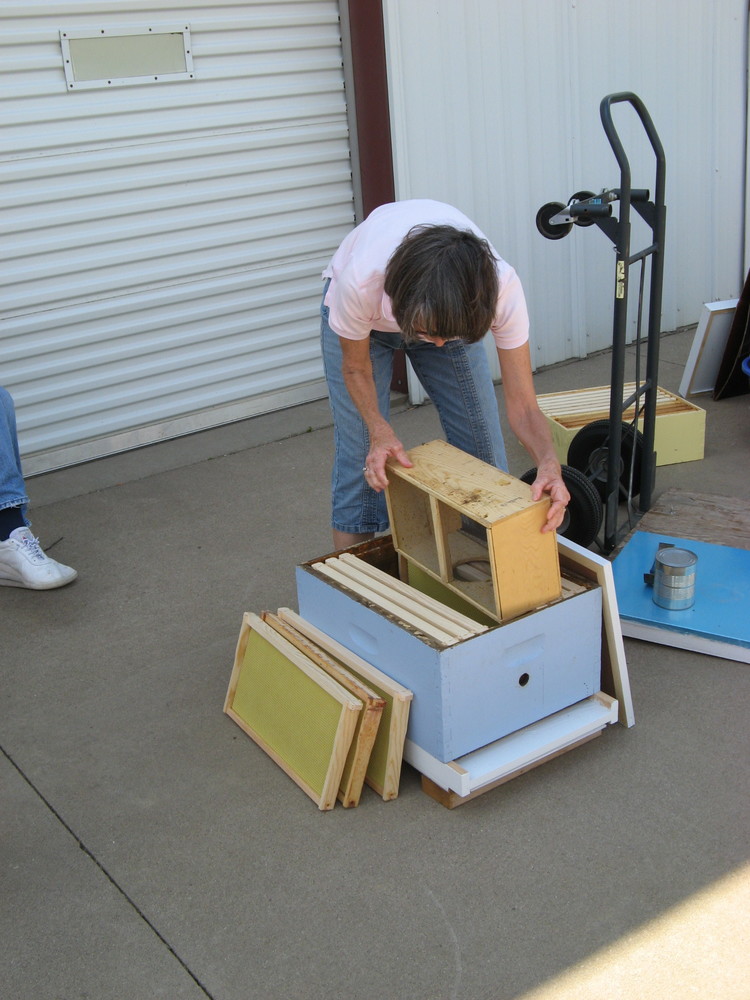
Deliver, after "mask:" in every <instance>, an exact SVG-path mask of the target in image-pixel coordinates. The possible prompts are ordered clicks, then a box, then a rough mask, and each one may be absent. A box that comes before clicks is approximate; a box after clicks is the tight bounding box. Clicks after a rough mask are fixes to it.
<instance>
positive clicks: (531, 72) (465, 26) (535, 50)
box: [384, 0, 747, 370]
mask: <svg viewBox="0 0 750 1000" xmlns="http://www.w3.org/2000/svg"><path fill="white" fill-rule="evenodd" d="M384 13H385V24H386V38H387V54H388V62H389V78H390V86H391V116H392V125H393V146H394V160H395V164H394V169H395V176H396V192H397V197H398V198H410V197H434V198H438V199H442V200H444V201H448V202H452V203H454V204H456V205H458V206H459V207H460V208H462V209H463V210H464V211H465V212H466V213H467V214H468V215H469V216H470V217H472V218H473V219H474V220H475V221H476V222H477V223H478V224H479V225H480V226H481V227H482V228H483V229H484V230H485V231H486V232H487V234H488V235H489V236H490V238H491V239H492V241H493V242H494V244H495V246H496V247H497V249H498V251H499V252H500V253H501V254H502V255H503V256H504V257H505V258H506V259H507V260H508V261H510V262H511V263H512V264H513V265H514V266H515V267H516V269H517V270H518V271H519V273H520V275H521V278H522V280H523V282H524V286H525V288H526V293H527V297H528V299H529V308H530V314H531V321H532V356H533V359H534V362H535V364H536V365H537V366H541V365H547V364H551V363H553V362H556V361H560V360H563V359H566V358H570V357H576V356H584V355H586V354H587V353H589V352H591V351H595V350H597V349H601V348H604V347H607V346H609V345H610V344H611V337H612V300H613V295H614V252H613V250H612V244H611V242H610V241H608V240H607V239H606V237H605V236H604V235H603V234H602V233H601V231H600V230H599V229H597V228H596V227H590V228H585V229H581V228H576V229H574V231H573V233H571V235H570V236H568V237H566V238H565V239H564V240H560V241H555V242H551V241H548V240H545V239H544V238H543V237H542V236H540V235H539V234H538V233H537V230H536V226H535V216H536V212H537V210H538V208H539V207H540V206H541V205H543V204H545V203H546V202H550V201H559V202H567V201H568V199H569V198H570V196H571V195H572V194H573V193H574V192H577V191H581V190H589V191H594V192H598V191H601V190H602V189H603V188H610V187H618V186H619V183H620V174H619V168H618V166H617V162H616V160H615V158H614V155H613V153H612V151H611V148H610V145H609V142H608V141H607V138H606V136H605V134H604V131H603V129H602V127H601V123H600V118H599V103H600V101H601V99H602V98H603V97H604V96H605V95H607V94H611V93H617V92H621V91H631V92H635V93H636V94H637V95H638V96H639V97H640V98H641V100H642V101H643V102H644V103H645V105H646V107H647V109H648V111H649V112H650V114H651V117H652V119H653V121H654V125H655V126H656V129H657V132H658V133H659V136H660V138H661V141H662V143H663V145H664V148H665V153H666V159H667V172H666V177H667V197H666V200H667V240H666V251H665V276H664V285H663V321H662V329H663V330H673V329H676V328H679V327H681V326H686V325H689V324H692V323H696V322H697V321H698V318H699V316H700V312H701V306H702V303H703V302H706V301H712V300H715V299H724V298H732V297H734V296H736V295H738V294H739V291H740V289H741V287H742V281H743V278H744V271H743V266H744V265H743V245H744V225H745V206H744V187H745V136H746V109H745V104H746V51H747V27H746V24H747V2H746V0H721V2H717V0H660V2H658V3H654V2H653V0H629V2H628V3H621V4H613V3H612V2H611V0H534V2H533V3H532V2H521V0H410V2H409V3H402V2H399V0H384ZM614 110H615V114H614V119H615V124H616V126H617V128H618V131H619V133H620V136H621V138H622V141H623V144H624V146H625V150H626V153H627V155H628V157H629V159H630V162H631V166H632V182H633V186H634V187H648V188H651V190H652V191H653V177H654V158H653V154H652V152H651V147H650V145H649V144H648V142H647V141H646V138H645V134H644V132H643V130H642V128H641V126H640V123H639V122H638V119H637V117H636V115H635V113H634V112H632V109H631V108H630V106H628V105H617V106H616V107H615V109H614ZM633 215H635V213H633ZM638 221H639V220H638V218H637V216H636V217H635V218H634V219H633V242H632V249H633V250H636V249H638V248H640V247H642V246H644V245H646V244H647V243H649V242H650V231H648V230H646V227H645V226H643V225H641V226H640V228H639V226H638ZM637 277H638V271H637V269H631V282H632V284H631V290H632V289H633V286H636V287H635V292H636V293H637V284H638V282H637ZM647 288H648V286H647ZM636 306H637V302H636V301H633V302H631V304H630V308H629V319H630V321H631V322H630V335H631V337H632V336H633V335H634V333H635V323H636V317H637V308H636ZM495 370H497V366H496V364H495Z"/></svg>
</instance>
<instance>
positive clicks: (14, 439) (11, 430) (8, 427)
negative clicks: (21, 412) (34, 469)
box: [0, 386, 29, 519]
mask: <svg viewBox="0 0 750 1000" xmlns="http://www.w3.org/2000/svg"><path fill="white" fill-rule="evenodd" d="M28 502H29V498H28V497H27V496H26V485H25V483H24V481H23V474H22V472H21V456H20V454H19V452H18V436H17V433H16V410H15V407H14V405H13V397H12V396H11V394H10V393H9V392H8V390H7V389H3V387H2V386H0V510H5V509H6V508H8V507H22V508H23V510H22V514H23V515H24V519H25V514H26V507H27V505H28Z"/></svg>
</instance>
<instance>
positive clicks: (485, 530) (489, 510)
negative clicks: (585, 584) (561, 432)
mask: <svg viewBox="0 0 750 1000" xmlns="http://www.w3.org/2000/svg"><path fill="white" fill-rule="evenodd" d="M409 458H410V459H411V461H412V462H413V463H414V465H413V468H410V469H409V468H405V467H404V466H402V465H399V464H398V463H396V462H391V463H389V465H388V477H389V481H390V484H389V487H388V490H387V500H388V512H389V517H390V521H391V530H392V533H393V540H394V546H395V548H396V550H397V551H398V552H399V553H400V555H402V556H403V557H404V558H405V559H407V560H408V561H409V562H410V563H413V564H415V565H417V566H419V567H420V568H421V569H423V570H424V571H425V572H426V573H428V574H430V575H431V576H433V577H434V578H435V579H437V580H440V581H441V582H442V583H443V584H445V586H447V587H448V588H450V589H451V590H453V591H455V592H457V593H459V594H460V595H461V596H462V597H463V598H465V599H466V600H467V601H469V602H470V603H471V604H473V605H474V606H475V607H477V608H479V609H480V610H482V611H484V612H486V613H487V614H489V615H491V616H492V617H493V618H494V619H496V620H497V621H508V620H510V619H512V618H515V617H517V616H519V615H522V614H525V613H526V612H528V611H533V610H535V609H536V608H540V607H542V606H544V605H546V604H549V603H550V602H552V601H556V600H558V599H559V598H560V594H561V588H560V565H559V560H558V555H557V540H556V536H555V533H554V532H547V533H545V534H542V531H541V528H542V525H543V524H544V522H545V519H546V517H547V511H548V509H549V504H550V501H549V498H544V499H542V500H538V501H534V500H532V499H531V487H530V486H527V485H526V483H523V482H521V481H520V480H519V479H515V478H514V477H513V476H511V475H509V474H508V473H505V472H501V471H499V470H498V469H495V468H494V467H493V466H491V465H488V464H487V463H485V462H482V461H480V460H479V459H477V458H473V457H472V456H471V455H467V454H466V453H465V452H463V451H460V450H459V449H458V448H454V447H453V446H452V445H449V444H447V443H446V442H445V441H431V442H429V443H428V444H424V445H421V446H420V447H418V448H413V449H412V450H411V451H410V452H409ZM467 563H469V564H478V563H481V564H482V565H487V567H488V571H489V572H488V574H487V575H488V578H487V579H486V580H481V579H478V580H466V579H461V578H460V575H461V571H460V570H458V575H457V569H458V567H459V566H461V565H462V564H467Z"/></svg>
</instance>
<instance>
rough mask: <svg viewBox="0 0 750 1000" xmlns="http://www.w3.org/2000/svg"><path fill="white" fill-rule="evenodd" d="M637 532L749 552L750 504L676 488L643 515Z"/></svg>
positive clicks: (666, 492)
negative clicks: (675, 536)
mask: <svg viewBox="0 0 750 1000" xmlns="http://www.w3.org/2000/svg"><path fill="white" fill-rule="evenodd" d="M637 530H638V531H650V532H653V533H654V534H665V535H677V536H679V537H680V538H690V539H695V540H697V541H700V542H710V543H712V544H713V545H730V546H732V547H733V548H736V549H750V502H749V501H747V500H741V499H738V498H737V497H725V496H720V495H718V494H716V493H695V492H693V491H691V490H679V489H676V488H674V487H673V488H670V489H668V490H666V491H665V492H664V493H662V494H661V496H660V497H659V498H658V499H657V500H656V502H655V503H654V504H653V505H652V507H651V509H650V510H648V511H647V512H646V513H645V514H644V515H643V517H642V518H641V519H640V521H639V522H638V526H637ZM632 534H633V532H631V533H630V535H628V536H627V538H626V539H624V541H623V544H622V546H620V548H622V547H624V545H625V543H626V542H627V540H628V539H629V538H630V537H632Z"/></svg>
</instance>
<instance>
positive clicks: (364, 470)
mask: <svg viewBox="0 0 750 1000" xmlns="http://www.w3.org/2000/svg"><path fill="white" fill-rule="evenodd" d="M369 471H370V470H369V469H368V468H367V466H365V467H364V469H362V472H363V473H365V474H366V473H368V472H369Z"/></svg>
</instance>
